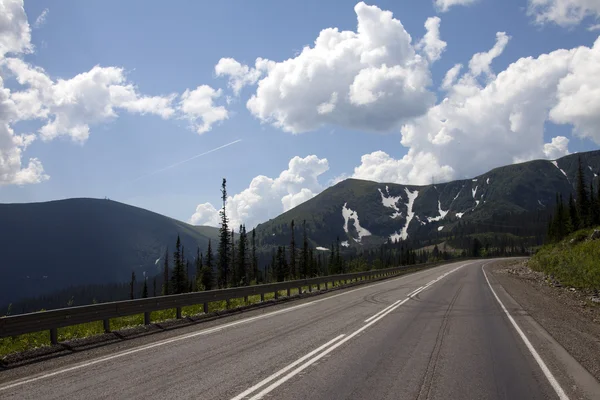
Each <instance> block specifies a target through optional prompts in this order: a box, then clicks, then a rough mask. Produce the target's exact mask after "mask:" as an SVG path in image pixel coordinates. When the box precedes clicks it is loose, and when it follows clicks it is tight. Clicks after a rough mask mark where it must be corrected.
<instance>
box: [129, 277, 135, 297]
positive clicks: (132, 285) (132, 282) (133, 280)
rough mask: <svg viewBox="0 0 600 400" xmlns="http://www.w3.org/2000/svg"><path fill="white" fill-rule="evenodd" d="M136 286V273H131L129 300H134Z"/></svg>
mask: <svg viewBox="0 0 600 400" xmlns="http://www.w3.org/2000/svg"><path fill="white" fill-rule="evenodd" d="M134 285H135V271H131V282H129V298H130V299H131V300H133V299H134V295H133V287H134Z"/></svg>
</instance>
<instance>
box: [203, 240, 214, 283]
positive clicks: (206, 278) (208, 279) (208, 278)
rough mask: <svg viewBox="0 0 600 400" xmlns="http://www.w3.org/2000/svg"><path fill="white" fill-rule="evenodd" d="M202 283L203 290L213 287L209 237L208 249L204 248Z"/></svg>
mask: <svg viewBox="0 0 600 400" xmlns="http://www.w3.org/2000/svg"><path fill="white" fill-rule="evenodd" d="M202 285H203V286H204V290H212V289H213V254H212V244H211V240H210V239H208V249H207V250H206V265H205V266H204V270H203V272H202Z"/></svg>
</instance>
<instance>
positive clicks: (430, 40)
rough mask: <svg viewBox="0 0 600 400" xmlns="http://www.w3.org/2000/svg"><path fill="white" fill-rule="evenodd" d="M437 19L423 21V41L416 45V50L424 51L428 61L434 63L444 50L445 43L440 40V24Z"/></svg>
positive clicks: (439, 20)
mask: <svg viewBox="0 0 600 400" xmlns="http://www.w3.org/2000/svg"><path fill="white" fill-rule="evenodd" d="M441 21H442V20H441V19H440V18H439V17H431V18H427V21H425V29H427V33H426V34H425V36H423V39H421V41H420V42H419V43H418V44H417V49H420V50H421V49H422V50H424V52H425V54H426V55H427V58H428V59H429V61H431V62H434V61H437V60H439V59H440V57H441V56H442V52H443V51H444V50H445V49H446V45H447V43H446V42H444V41H443V40H441V39H440V22H441Z"/></svg>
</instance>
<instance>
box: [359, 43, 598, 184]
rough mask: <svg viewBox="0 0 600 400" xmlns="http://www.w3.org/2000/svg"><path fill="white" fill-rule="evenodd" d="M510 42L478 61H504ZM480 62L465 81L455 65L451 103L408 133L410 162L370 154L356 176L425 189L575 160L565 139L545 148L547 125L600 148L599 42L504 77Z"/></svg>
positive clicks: (521, 65) (519, 65)
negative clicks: (522, 164)
mask: <svg viewBox="0 0 600 400" xmlns="http://www.w3.org/2000/svg"><path fill="white" fill-rule="evenodd" d="M505 40H506V36H505V35H503V34H498V35H497V43H496V45H495V46H494V48H495V49H497V50H493V49H492V51H490V52H486V53H478V54H488V55H489V54H492V55H493V56H494V57H495V56H497V55H499V54H500V53H501V52H502V50H503V49H504V46H505V45H504V44H503V43H502V42H503V41H505ZM499 42H501V45H499V44H498V43H499ZM476 56H477V55H476ZM476 56H474V57H473V59H471V62H470V63H469V65H470V68H469V70H468V71H467V72H465V73H464V74H463V75H462V76H460V77H459V76H458V75H459V71H458V67H456V66H455V67H454V68H453V69H452V70H451V72H449V73H448V74H447V78H448V79H446V80H445V81H446V84H445V85H443V86H445V87H446V89H447V92H448V94H447V96H446V98H444V99H443V100H442V101H441V102H440V103H439V104H437V105H436V106H434V107H432V108H431V109H430V110H429V111H428V112H427V114H426V115H424V116H421V117H418V118H415V119H414V120H412V121H410V122H409V123H407V124H405V125H404V126H403V127H402V130H401V132H402V144H403V145H404V146H405V147H407V148H408V149H409V151H408V154H407V155H406V156H404V157H403V158H401V159H394V158H392V157H390V156H389V155H388V154H386V153H383V152H375V153H372V154H367V155H365V156H363V157H362V160H361V164H360V165H359V166H358V167H357V168H356V169H355V170H354V175H353V176H354V177H357V178H362V179H370V180H377V181H390V182H399V183H413V184H425V183H428V182H430V181H431V177H434V178H435V180H436V181H440V180H450V179H457V178H466V177H471V176H474V175H477V174H479V173H483V172H485V171H487V170H489V169H491V168H494V167H497V166H500V165H504V164H509V163H512V162H519V161H525V160H530V159H533V158H543V157H548V158H556V157H559V156H561V155H564V154H568V139H567V138H565V137H556V138H554V139H552V141H551V143H544V124H545V123H546V122H548V121H550V122H553V123H556V124H568V125H571V126H573V133H574V134H575V135H577V136H580V137H585V138H589V139H591V140H593V141H595V142H596V143H598V144H600V129H598V128H599V127H600V103H599V102H598V101H597V100H596V99H598V98H599V96H600V78H597V77H600V38H599V39H598V40H596V42H595V43H594V45H593V46H592V47H591V48H590V47H585V46H582V47H578V48H574V49H571V50H566V49H561V50H556V51H553V52H551V53H549V54H542V55H540V56H539V57H537V58H534V57H526V58H521V59H519V60H517V61H516V62H514V63H512V64H510V65H509V66H508V68H506V70H504V71H502V72H500V73H499V74H498V75H497V76H496V75H494V74H493V73H492V72H491V68H490V63H491V60H492V59H493V57H489V56H486V57H476ZM482 73H483V74H486V75H489V79H488V80H486V81H485V83H483V84H480V83H479V81H478V80H477V79H476V77H477V75H479V74H482ZM452 82H453V83H452Z"/></svg>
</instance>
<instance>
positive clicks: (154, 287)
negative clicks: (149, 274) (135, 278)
mask: <svg viewBox="0 0 600 400" xmlns="http://www.w3.org/2000/svg"><path fill="white" fill-rule="evenodd" d="M152 297H156V277H154V279H153V280H152Z"/></svg>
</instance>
